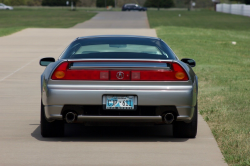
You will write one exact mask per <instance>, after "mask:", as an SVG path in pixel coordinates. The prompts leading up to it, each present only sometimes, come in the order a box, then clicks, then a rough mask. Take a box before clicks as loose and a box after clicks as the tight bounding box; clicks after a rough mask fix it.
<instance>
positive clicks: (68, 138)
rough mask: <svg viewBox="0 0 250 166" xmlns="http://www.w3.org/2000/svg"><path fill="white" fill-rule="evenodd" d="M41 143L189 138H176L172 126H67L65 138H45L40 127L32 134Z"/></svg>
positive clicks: (178, 139) (167, 140) (176, 140)
mask: <svg viewBox="0 0 250 166" xmlns="http://www.w3.org/2000/svg"><path fill="white" fill-rule="evenodd" d="M31 136H32V137H34V138H36V139H37V140H39V141H51V142H53V141H60V142H72V141H74V142H185V141H187V140H188V139H187V138H174V137H173V135H172V125H159V126H84V125H82V124H65V136H64V137H54V138H44V137H42V136H41V134H40V125H38V127H37V128H36V129H35V130H34V131H33V132H32V133H31Z"/></svg>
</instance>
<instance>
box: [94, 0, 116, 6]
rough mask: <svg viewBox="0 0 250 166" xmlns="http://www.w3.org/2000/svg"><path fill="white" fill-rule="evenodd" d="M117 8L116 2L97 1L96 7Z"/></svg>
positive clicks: (110, 0)
mask: <svg viewBox="0 0 250 166" xmlns="http://www.w3.org/2000/svg"><path fill="white" fill-rule="evenodd" d="M107 6H115V0H96V7H107Z"/></svg>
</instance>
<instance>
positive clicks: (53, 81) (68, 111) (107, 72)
mask: <svg viewBox="0 0 250 166" xmlns="http://www.w3.org/2000/svg"><path fill="white" fill-rule="evenodd" d="M40 65H41V66H47V67H46V69H45V70H44V72H43V74H42V75H41V134H42V136H43V137H54V136H63V135H64V124H65V123H84V124H88V125H89V124H92V125H94V124H97V123H98V124H99V123H102V124H103V123H108V124H111V123H112V124H118V123H123V124H124V123H125V124H126V123H133V124H138V123H140V124H152V125H168V124H172V125H173V135H174V136H175V137H187V138H194V137H195V136H196V133H197V95H198V78H197V76H196V75H195V73H194V71H193V70H192V68H191V67H194V66H195V61H194V60H193V59H188V58H185V59H182V60H179V59H178V58H177V56H176V55H175V54H174V52H173V51H172V50H171V49H170V48H169V47H168V45H167V44H166V43H165V42H164V41H163V40H161V39H159V38H154V37H145V36H122V35H115V36H112V35H109V36H87V37H78V38H76V39H75V40H74V41H73V42H72V43H71V44H70V45H69V46H68V47H67V48H66V49H65V50H64V51H63V53H62V54H61V55H60V57H59V59H58V60H57V61H55V59H54V58H50V57H47V58H43V59H41V60H40Z"/></svg>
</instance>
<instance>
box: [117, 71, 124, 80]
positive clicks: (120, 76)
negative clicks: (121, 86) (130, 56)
mask: <svg viewBox="0 0 250 166" xmlns="http://www.w3.org/2000/svg"><path fill="white" fill-rule="evenodd" d="M116 77H117V78H118V79H123V78H124V73H123V72H122V71H119V72H117V74H116Z"/></svg>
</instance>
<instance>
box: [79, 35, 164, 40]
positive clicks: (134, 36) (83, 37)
mask: <svg viewBox="0 0 250 166" xmlns="http://www.w3.org/2000/svg"><path fill="white" fill-rule="evenodd" d="M102 37H127V38H147V39H156V40H160V38H158V37H151V36H137V35H95V36H82V37H78V38H77V39H86V38H102Z"/></svg>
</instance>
